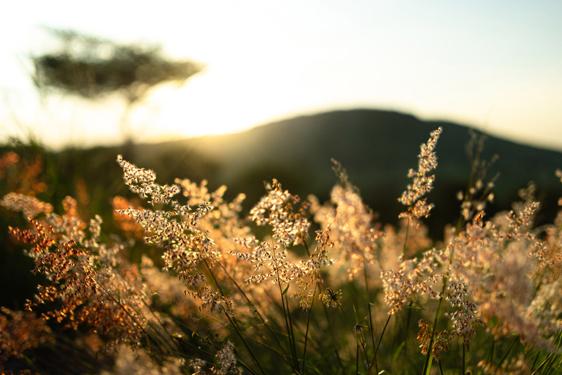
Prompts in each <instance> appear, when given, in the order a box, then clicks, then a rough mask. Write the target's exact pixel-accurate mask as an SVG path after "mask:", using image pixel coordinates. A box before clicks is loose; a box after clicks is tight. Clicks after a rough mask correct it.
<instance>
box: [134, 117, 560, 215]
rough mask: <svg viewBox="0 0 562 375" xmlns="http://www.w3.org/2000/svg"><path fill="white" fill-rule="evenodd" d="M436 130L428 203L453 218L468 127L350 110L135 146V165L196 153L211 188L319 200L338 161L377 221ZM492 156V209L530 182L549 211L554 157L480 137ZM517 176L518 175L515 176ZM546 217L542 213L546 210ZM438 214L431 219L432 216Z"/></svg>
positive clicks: (392, 210)
mask: <svg viewBox="0 0 562 375" xmlns="http://www.w3.org/2000/svg"><path fill="white" fill-rule="evenodd" d="M437 126H442V127H443V128H444V131H443V135H442V138H441V140H440V142H439V145H438V148H437V152H438V156H439V164H440V165H439V168H438V172H437V182H436V190H435V193H434V194H433V199H434V201H435V202H436V203H437V208H436V210H438V211H441V212H440V215H439V216H440V217H442V218H444V217H448V218H450V219H453V217H454V215H455V214H456V212H457V208H456V206H455V205H456V202H455V200H454V196H455V193H456V191H457V190H459V189H461V188H463V187H464V186H465V184H466V181H467V177H468V175H469V166H470V165H469V160H468V158H467V154H466V145H467V143H468V142H469V139H470V136H469V131H470V130H469V128H468V127H466V126H462V125H458V124H454V123H448V122H440V121H421V120H419V119H417V118H415V117H413V116H411V115H407V114H401V113H396V112H387V111H379V110H350V111H336V112H327V113H321V114H316V115H310V116H301V117H296V118H292V119H288V120H284V121H280V122H276V123H272V124H269V125H265V126H261V127H258V128H255V129H252V130H250V131H247V132H244V133H239V134H233V135H225V136H216V137H204V138H197V139H192V140H188V141H181V142H172V143H166V144H157V145H145V146H140V149H142V152H138V154H137V155H138V157H139V161H140V162H141V163H142V162H143V159H145V160H144V161H146V163H150V160H149V159H152V158H154V157H158V155H159V154H162V153H166V154H169V153H172V154H173V153H174V151H173V150H178V149H182V150H185V149H188V150H192V151H195V152H196V153H200V154H201V155H203V156H205V157H206V158H209V159H211V160H213V161H214V162H215V163H216V165H218V166H219V167H218V170H217V173H216V175H215V176H213V177H214V179H212V181H211V183H213V182H215V183H226V184H228V185H229V186H230V187H231V189H234V190H235V191H249V192H250V196H251V198H254V195H255V194H258V193H259V192H260V191H262V187H263V185H262V181H263V180H267V179H269V178H271V177H278V178H279V179H280V180H281V181H282V182H284V183H285V185H286V186H287V187H289V188H291V189H293V190H294V191H296V192H298V193H301V194H303V193H308V192H314V193H315V194H318V195H320V196H322V197H327V194H328V192H329V188H330V187H331V186H332V184H333V183H334V181H335V178H334V175H333V173H332V171H331V169H330V158H335V159H337V160H339V161H340V162H341V163H342V164H343V165H344V166H345V167H346V168H347V169H348V172H349V174H350V177H351V179H352V181H353V182H354V183H355V184H356V185H357V186H358V187H359V188H360V190H361V192H362V194H363V196H364V197H365V199H367V200H368V201H369V202H370V203H371V205H372V207H373V208H374V209H375V210H376V211H378V212H380V213H381V215H382V216H383V217H387V218H391V217H392V216H394V215H395V214H396V212H397V209H398V208H399V207H398V203H397V202H396V197H398V196H399V194H400V192H401V191H402V189H403V188H404V186H405V184H406V183H407V181H406V177H405V175H406V172H407V170H408V168H410V167H414V166H415V165H416V162H417V159H416V156H417V153H418V151H419V145H420V143H422V142H424V141H425V140H426V139H427V137H428V134H429V132H430V131H431V130H432V129H434V128H435V127H437ZM494 154H497V155H498V157H499V159H498V161H497V162H496V163H495V164H494V167H493V168H492V173H491V174H495V173H497V172H499V173H500V177H499V179H498V180H497V194H496V196H497V197H499V198H498V201H497V202H496V207H497V208H506V207H508V205H509V203H510V202H511V201H512V199H515V197H516V192H517V189H518V188H519V187H522V186H524V185H526V184H527V183H528V181H529V180H530V179H531V180H533V181H534V182H535V183H536V184H537V185H538V186H539V194H540V195H541V198H542V199H543V200H544V202H545V204H546V205H548V206H549V207H554V202H555V201H556V197H557V196H558V195H561V194H560V193H561V192H562V191H561V189H560V187H559V182H558V181H557V179H556V178H555V177H554V171H555V170H556V168H562V154H561V153H559V152H555V151H550V150H544V149H539V148H535V147H530V146H525V145H521V144H517V143H514V142H511V141H507V140H503V139H500V138H497V137H492V136H488V137H487V138H486V142H485V147H484V155H483V156H484V158H487V159H490V158H491V156H492V155H494ZM522 172H524V173H522ZM547 214H548V210H547ZM436 216H438V215H436Z"/></svg>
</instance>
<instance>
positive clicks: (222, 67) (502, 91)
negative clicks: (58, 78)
mask: <svg viewBox="0 0 562 375" xmlns="http://www.w3.org/2000/svg"><path fill="white" fill-rule="evenodd" d="M561 19H562V1H559V0H552V1H547V0H543V1H518V0H511V1H480V0H478V1H476V0H472V1H448V2H447V1H427V0H426V1H397V0H393V1H376V0H370V1H349V0H348V1H327V0H323V1H303V0H301V1H288V0H285V1H266V0H254V1H232V0H222V1H218V0H217V1H212V0H205V1H187V0H183V1H170V0H161V1H158V2H154V1H150V2H148V1H146V2H141V1H134V2H132V1H115V0H113V1H102V0H98V1H95V2H93V1H92V2H86V1H82V2H78V1H62V0H61V1H56V0H51V1H48V2H39V1H19V2H17V3H12V4H11V5H10V6H9V7H6V6H5V9H3V11H2V15H1V16H0V43H1V44H0V45H1V46H2V48H1V49H0V124H1V125H0V140H1V139H5V138H6V137H7V136H9V135H21V134H22V132H24V131H25V130H24V129H25V128H29V129H31V130H32V131H33V132H34V133H35V134H37V135H38V136H39V137H40V138H41V139H43V140H44V141H45V142H46V143H47V144H49V145H52V146H60V145H63V144H68V143H73V144H93V143H100V142H116V141H118V140H119V131H118V128H117V127H116V125H115V124H116V122H117V121H118V118H119V105H118V103H116V102H114V101H105V102H101V103H99V104H98V105H96V106H87V105H84V104H82V103H80V102H77V101H69V100H66V99H62V98H58V99H57V98H55V99H52V100H49V101H47V102H43V103H42V102H40V101H39V100H38V98H37V95H36V94H35V91H34V89H33V87H32V85H31V84H30V83H29V80H28V78H27V75H26V70H29V62H28V61H27V59H26V56H27V55H29V53H30V52H32V51H37V52H40V51H41V50H42V49H43V50H44V49H45V48H46V46H47V45H48V44H47V42H48V40H47V39H46V38H45V36H44V32H43V31H42V29H41V28H40V26H41V25H43V26H51V27H59V28H70V29H76V30H79V31H83V32H86V33H92V34H95V35H99V36H103V37H109V38H114V39H117V40H120V41H124V42H129V41H132V42H134V41H143V40H145V41H151V42H158V43H162V44H163V45H164V47H165V49H166V51H168V52H169V53H170V54H171V55H172V56H178V57H189V58H193V59H195V60H198V61H201V62H203V63H205V64H206V67H207V68H206V70H205V72H204V73H203V74H200V75H198V76H197V77H195V78H193V79H192V80H190V81H189V82H188V83H187V84H186V85H185V86H184V87H182V88H180V89H172V88H164V89H162V90H158V91H155V92H154V94H153V95H152V96H151V97H150V98H149V100H148V104H147V106H146V107H145V108H142V109H139V110H138V111H136V112H135V113H134V114H133V116H132V122H133V123H134V126H135V129H136V131H137V133H138V139H139V140H157V139H164V138H171V137H173V136H178V135H180V136H189V135H200V134H208V133H220V132H225V131H237V130H241V129H244V128H247V127H250V126H254V125H258V124H260V123H264V122H267V121H270V120H273V119H279V118H283V117H286V116H291V115H296V114H300V113H310V112H318V111H323V110H329V109H334V108H353V107H376V108H388V109H397V110H401V111H405V112H411V113H413V114H415V115H418V116H420V117H422V118H436V117H437V118H442V119H443V118H445V119H450V120H455V121H462V122H466V123H470V124H473V125H475V126H477V127H480V128H484V129H486V130H488V131H489V132H492V133H495V134H500V135H504V136H507V137H510V138H512V139H516V140H520V141H528V142H531V143H535V144H541V145H546V146H549V147H554V148H557V149H562V48H561V46H562V22H561V21H560V20H561Z"/></svg>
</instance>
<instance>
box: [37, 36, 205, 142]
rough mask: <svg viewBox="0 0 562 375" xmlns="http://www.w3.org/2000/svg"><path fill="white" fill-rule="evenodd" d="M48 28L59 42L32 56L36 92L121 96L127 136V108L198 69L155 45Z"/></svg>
mask: <svg viewBox="0 0 562 375" xmlns="http://www.w3.org/2000/svg"><path fill="white" fill-rule="evenodd" d="M49 32H50V33H51V34H52V35H53V36H54V37H55V38H56V39H57V40H58V42H59V43H58V44H59V46H58V48H56V49H55V50H54V51H51V52H48V53H44V54H41V55H37V56H32V58H31V59H32V62H33V68H34V70H33V73H32V80H33V82H34V84H35V85H36V87H37V88H38V89H39V92H40V93H41V94H45V93H52V92H58V93H62V94H65V95H71V96H76V97H81V98H84V99H87V100H99V99H103V98H106V97H108V96H111V95H117V96H120V97H121V98H122V99H124V102H125V108H124V111H123V116H122V119H121V121H120V126H121V131H122V133H123V134H124V135H125V137H126V139H128V140H129V141H130V139H131V137H132V134H131V129H130V128H129V124H128V114H129V113H130V111H131V109H132V108H133V107H134V106H135V105H137V104H139V103H140V102H142V100H143V99H145V98H146V96H147V94H148V92H149V91H150V90H151V89H152V88H154V87H155V86H158V85H160V84H163V83H175V84H182V83H183V82H185V81H186V80H187V79H188V78H190V77H191V76H193V75H195V74H197V73H198V72H200V71H201V69H202V66H201V65H200V64H198V63H195V62H193V61H190V60H170V59H169V58H167V57H165V56H164V54H163V52H162V49H161V47H160V46H154V45H140V44H120V43H116V42H113V41H110V40H107V39H102V38H98V37H94V36H89V35H84V34H81V33H78V32H76V31H69V30H59V29H49Z"/></svg>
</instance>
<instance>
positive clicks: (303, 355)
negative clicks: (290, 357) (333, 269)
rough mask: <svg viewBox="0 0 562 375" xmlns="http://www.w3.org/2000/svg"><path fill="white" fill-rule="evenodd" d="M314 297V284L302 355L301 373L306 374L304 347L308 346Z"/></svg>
mask: <svg viewBox="0 0 562 375" xmlns="http://www.w3.org/2000/svg"><path fill="white" fill-rule="evenodd" d="M315 297H316V284H314V291H313V292H312V302H310V306H309V307H308V312H307V316H306V331H305V333H304V349H303V353H302V372H303V374H304V373H305V372H306V347H307V346H306V345H307V344H308V329H309V327H310V316H311V315H312V307H313V306H314V299H315Z"/></svg>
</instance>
